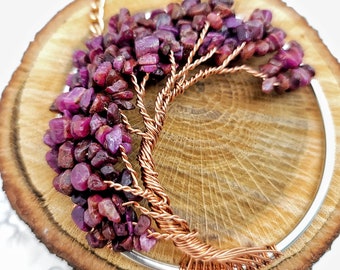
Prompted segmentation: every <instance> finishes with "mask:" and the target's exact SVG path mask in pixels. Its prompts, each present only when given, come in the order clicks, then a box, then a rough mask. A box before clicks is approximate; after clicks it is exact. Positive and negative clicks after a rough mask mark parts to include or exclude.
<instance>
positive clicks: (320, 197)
mask: <svg viewBox="0 0 340 270" xmlns="http://www.w3.org/2000/svg"><path fill="white" fill-rule="evenodd" d="M310 85H311V87H312V90H313V92H314V95H315V97H316V99H317V102H318V106H319V108H320V113H321V118H322V122H323V127H324V134H325V159H324V164H323V171H322V176H321V181H320V184H319V187H318V191H317V193H316V195H315V197H314V200H313V202H312V204H311V205H310V207H309V209H308V211H307V212H306V214H305V215H304V217H303V218H302V219H301V220H300V222H299V223H298V224H297V225H296V226H295V228H294V229H293V230H292V231H291V232H290V233H289V234H288V235H286V236H285V237H284V238H283V239H282V240H281V241H280V242H278V243H277V244H276V248H277V250H278V251H281V252H283V251H285V250H286V249H288V248H289V247H290V246H291V245H292V244H293V243H294V242H295V241H296V240H297V239H298V238H299V237H300V236H301V235H302V234H303V233H304V232H305V230H306V229H307V228H308V227H309V226H310V224H311V222H312V221H313V219H314V217H315V216H316V214H317V213H318V212H319V209H320V208H321V205H322V203H323V201H324V199H325V198H326V195H327V192H328V189H329V185H330V183H331V181H332V176H333V171H334V166H335V149H336V136H335V129H334V123H333V118H332V113H331V111H330V108H329V105H328V101H327V98H326V96H325V94H324V92H323V89H322V86H321V85H320V83H319V82H318V81H317V80H316V79H312V81H311V83H310ZM122 254H123V255H124V256H126V257H128V258H129V259H131V260H133V261H135V262H136V263H139V264H141V265H143V266H146V267H148V268H151V269H156V270H178V269H180V267H179V266H178V265H173V264H168V263H164V262H160V261H157V260H155V259H152V258H149V257H147V256H145V255H143V254H141V253H139V252H136V251H130V252H124V253H122Z"/></svg>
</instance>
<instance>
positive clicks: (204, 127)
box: [0, 0, 340, 269]
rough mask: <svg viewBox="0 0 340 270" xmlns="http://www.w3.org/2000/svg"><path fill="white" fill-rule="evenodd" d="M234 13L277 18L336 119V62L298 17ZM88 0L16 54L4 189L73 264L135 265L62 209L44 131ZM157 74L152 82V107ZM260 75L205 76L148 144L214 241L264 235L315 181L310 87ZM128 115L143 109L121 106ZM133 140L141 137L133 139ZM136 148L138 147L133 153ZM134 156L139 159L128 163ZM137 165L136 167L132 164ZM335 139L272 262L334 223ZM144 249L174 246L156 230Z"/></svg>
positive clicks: (317, 238)
mask: <svg viewBox="0 0 340 270" xmlns="http://www.w3.org/2000/svg"><path fill="white" fill-rule="evenodd" d="M235 2H236V3H235V10H236V13H237V14H240V15H243V16H245V17H246V16H247V15H248V14H250V12H251V11H252V10H254V9H255V8H256V7H259V8H268V9H270V10H272V11H273V14H274V25H277V26H279V27H281V28H283V29H284V30H285V31H286V32H287V33H288V39H296V40H298V41H299V42H300V43H301V44H302V46H303V47H304V49H305V54H306V55H305V61H306V62H307V63H310V64H312V65H313V67H315V69H316V72H317V76H316V78H317V80H318V81H319V82H320V84H321V86H322V87H323V89H324V92H325V95H326V97H327V100H328V101H329V106H330V109H331V112H332V115H333V119H334V124H335V128H336V136H337V145H338V144H339V131H340V130H339V129H340V109H339V106H338V104H339V99H340V97H339V90H340V81H339V78H340V67H339V63H338V62H337V61H336V60H335V59H334V58H333V56H332V55H331V54H330V53H329V51H328V49H327V48H326V47H325V46H324V45H323V43H322V41H321V40H320V38H319V37H318V34H317V33H316V32H315V31H314V30H313V29H311V28H310V27H309V26H308V25H307V23H306V21H305V20H304V18H302V17H300V16H299V15H298V14H297V13H296V12H295V11H294V10H292V9H290V8H288V7H286V6H285V5H284V4H283V3H282V2H281V1H278V0H275V1H268V0H262V1H245V0H240V1H238V0H236V1H235ZM166 3H167V2H166V1H156V0H150V1H147V2H145V1H142V0H135V1H121V3H117V1H108V3H107V5H106V10H105V14H106V20H107V19H108V17H109V15H111V14H114V13H116V12H117V11H118V10H119V8H120V7H123V6H126V7H128V8H129V9H130V10H131V12H132V13H134V12H136V11H140V10H148V9H154V8H157V7H162V6H165V5H166ZM89 10H90V7H89V5H88V1H84V0H78V1H75V2H74V3H72V4H71V5H70V6H68V7H66V8H65V9H64V10H62V11H61V12H60V13H59V14H57V15H56V16H55V17H54V18H53V19H52V20H51V21H50V23H49V24H48V25H46V27H44V28H43V30H42V31H41V32H40V33H38V34H37V36H36V39H35V41H34V42H33V43H32V44H31V45H30V47H29V48H28V50H27V52H26V53H25V55H24V57H23V59H22V64H21V65H20V67H19V68H18V70H17V71H16V72H15V74H14V76H13V78H12V80H11V82H10V84H9V86H8V87H7V88H6V90H5V91H4V94H3V97H2V100H1V107H0V112H1V115H2V121H1V126H0V130H1V134H0V135H1V136H0V149H1V150H0V161H1V163H0V166H1V173H2V177H3V180H4V190H5V191H6V194H7V195H8V197H9V200H10V202H11V204H12V206H13V207H14V209H15V210H16V211H17V212H18V214H19V215H20V216H21V218H22V219H23V220H24V221H25V222H27V223H28V224H29V225H30V227H31V228H32V230H33V231H34V233H35V234H36V235H37V236H38V237H39V238H40V239H41V240H42V241H43V242H44V243H45V245H46V246H47V247H48V248H49V249H50V250H51V251H52V252H54V253H56V254H57V255H58V256H61V257H62V258H64V259H66V260H67V261H68V262H69V263H70V264H71V265H72V266H74V267H75V268H76V269H115V268H117V269H144V268H143V267H141V266H138V265H136V264H135V263H133V262H131V261H130V260H128V259H126V258H125V257H123V256H121V255H120V254H114V253H112V252H110V251H109V250H108V249H100V250H92V249H90V248H88V246H87V244H86V240H85V238H84V234H83V233H82V232H80V231H79V230H77V229H76V228H75V226H74V225H73V223H72V220H71V218H70V212H71V209H72V204H71V202H70V201H69V200H67V199H65V197H64V196H62V195H60V194H58V193H57V192H55V191H54V189H53V188H52V185H51V181H52V179H53V177H54V173H53V172H52V171H51V170H50V169H49V168H48V166H47V165H46V163H45V160H44V156H45V153H46V151H47V147H46V146H45V145H44V144H43V143H42V136H43V134H44V132H45V130H46V129H47V128H48V121H49V119H51V118H52V117H54V115H53V114H52V113H50V112H49V110H48V108H49V106H50V104H51V103H52V101H53V99H54V98H55V97H56V96H57V95H58V94H59V93H60V92H61V91H62V89H63V86H64V82H65V78H66V76H67V74H68V72H69V71H70V68H71V61H70V59H71V55H72V53H73V51H74V50H75V49H78V48H81V47H83V46H84V45H83V43H84V41H85V40H86V38H87V37H88V24H89V22H88V13H89ZM161 84H162V83H159V84H158V85H155V86H150V87H149V89H148V94H147V105H148V107H149V108H150V109H151V108H152V106H153V104H154V97H155V94H156V93H157V91H158V90H159V89H160V88H161ZM260 84H261V82H260V81H259V80H258V79H256V78H253V77H251V76H250V75H247V74H244V73H238V74H233V75H228V76H214V77H211V78H209V79H207V80H205V81H202V82H200V83H198V84H197V85H195V86H194V87H192V88H190V89H188V91H186V92H185V93H184V94H183V95H181V96H179V97H177V98H176V100H175V101H174V102H173V103H172V104H171V106H170V108H169V111H168V115H167V119H166V123H165V127H164V130H163V133H162V134H161V138H160V141H159V142H158V144H157V148H156V151H155V162H156V165H157V170H158V172H159V179H160V181H161V183H162V185H163V186H164V187H165V189H166V190H167V192H168V194H169V196H170V198H171V205H172V207H173V209H174V211H175V213H176V214H178V215H180V216H181V217H183V218H185V219H186V220H187V221H188V222H189V224H190V226H191V228H192V229H197V230H198V231H199V232H200V237H201V238H202V239H203V240H204V241H206V242H208V243H210V244H212V245H214V246H217V247H221V248H232V247H237V246H252V245H263V244H272V243H277V242H279V241H280V240H281V239H282V238H284V237H285V236H286V235H287V234H288V233H289V232H290V231H291V230H292V229H293V228H294V227H295V225H296V224H297V223H298V222H299V220H300V219H301V218H302V217H303V215H304V213H305V212H306V210H307V209H308V207H309V205H310V203H311V202H312V201H313V198H314V194H315V192H316V191H317V188H318V184H319V182H320V175H321V173H322V168H323V160H324V143H325V140H324V132H323V125H322V119H321V116H320V110H319V108H318V105H317V101H316V99H315V97H314V94H313V92H312V91H311V89H310V87H306V88H303V89H300V90H299V91H296V92H292V93H289V94H287V95H280V96H279V95H264V94H262V93H261V91H260ZM128 117H129V119H130V121H131V123H132V124H133V126H141V119H140V116H139V115H138V114H136V113H129V115H128ZM135 149H136V150H135V151H137V149H138V145H136V146H135ZM134 154H136V152H134ZM135 165H136V164H135ZM136 168H137V167H136ZM339 202H340V178H339V150H338V147H337V149H336V168H335V172H334V177H333V180H332V183H331V186H330V189H329V192H328V195H327V198H326V199H325V201H324V204H323V205H322V207H321V209H320V211H319V212H318V214H317V215H316V218H315V219H314V221H313V222H312V224H311V226H310V227H308V229H307V230H306V232H305V233H304V234H303V235H302V236H301V238H300V239H299V240H298V241H297V242H295V243H294V244H293V245H292V246H291V247H290V248H289V249H288V250H287V251H285V253H284V254H283V256H282V257H281V258H280V259H278V260H276V261H275V262H274V263H273V264H272V265H271V266H270V267H269V268H271V269H308V268H309V267H310V266H311V265H312V264H313V263H314V262H315V261H316V260H318V258H319V257H320V256H321V255H322V254H323V253H324V252H325V251H326V250H327V248H328V247H329V245H330V243H331V242H332V241H333V239H334V238H335V237H336V236H337V235H338V233H339V230H340V222H339V220H340V219H339V218H340V206H339ZM148 256H150V257H152V258H156V259H159V260H161V261H165V262H169V263H175V264H176V263H178V262H179V260H180V258H181V256H182V254H181V253H180V252H179V251H178V250H177V249H176V248H175V247H174V246H173V245H172V244H171V242H166V241H162V242H161V243H159V244H158V245H157V247H156V248H155V249H154V250H153V251H152V252H151V253H150V254H148Z"/></svg>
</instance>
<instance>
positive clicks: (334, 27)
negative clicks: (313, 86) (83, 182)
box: [0, 0, 340, 270]
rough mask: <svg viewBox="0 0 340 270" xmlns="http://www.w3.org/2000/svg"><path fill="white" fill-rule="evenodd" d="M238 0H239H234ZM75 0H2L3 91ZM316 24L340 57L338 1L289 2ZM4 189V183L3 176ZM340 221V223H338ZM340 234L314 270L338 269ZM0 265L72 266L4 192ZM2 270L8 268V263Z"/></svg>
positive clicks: (29, 268)
mask: <svg viewBox="0 0 340 270" xmlns="http://www.w3.org/2000/svg"><path fill="white" fill-rule="evenodd" d="M235 1H237V0H235ZM70 2H71V1H70V0H53V1H46V0H29V1H28V0H11V1H2V3H1V4H0V34H1V41H0V92H1V91H2V90H3V89H4V88H5V87H6V85H7V83H8V82H9V80H10V78H11V75H12V73H13V71H15V69H16V68H17V67H18V66H19V64H20V60H21V58H22V55H23V53H24V52H25V51H26V49H27V46H28V45H29V42H31V41H33V40H34V36H35V34H36V33H37V32H38V31H39V30H40V29H41V28H42V27H44V25H45V24H46V23H47V22H48V21H49V20H50V19H51V18H52V16H54V15H55V14H56V13H57V12H58V11H59V10H61V9H62V8H63V7H65V6H66V5H67V4H68V3H70ZM285 2H287V3H288V5H290V6H293V7H294V8H295V9H296V10H297V11H298V12H299V13H300V14H301V15H303V16H304V17H306V19H307V20H308V22H309V23H310V25H311V26H312V27H314V28H315V29H317V30H318V31H319V34H320V36H321V38H322V39H323V41H324V43H325V44H326V45H327V46H328V47H329V49H330V51H331V52H332V54H333V55H334V56H335V57H337V59H340V47H339V46H340V35H339V34H338V33H339V25H340V16H339V14H338V5H337V1H334V0H323V1H320V0H287V1H285ZM0 187H2V181H1V179H0ZM339 222H340V221H339ZM339 256H340V238H338V239H337V240H336V241H335V242H334V243H333V245H332V248H331V250H330V251H328V252H327V253H326V254H325V255H324V256H323V257H322V258H321V259H320V260H319V262H317V263H316V264H315V265H314V267H313V270H325V269H334V265H337V267H338V265H339V264H338V262H339ZM0 264H1V265H2V266H7V267H5V269H14V270H16V269H25V270H33V269H34V270H47V269H49V270H66V269H70V267H69V266H68V265H67V264H66V263H65V262H64V261H62V260H60V259H59V258H57V257H56V256H55V255H52V254H50V253H49V252H48V251H47V249H46V247H45V246H44V245H43V244H41V243H39V242H38V240H36V238H35V236H34V235H33V234H32V233H31V231H30V229H29V228H28V227H27V226H26V224H24V223H23V222H22V221H21V220H20V219H19V218H18V217H17V215H16V214H15V213H14V211H13V210H12V209H11V208H10V205H9V203H8V201H7V199H6V197H5V194H4V192H2V190H1V191H0ZM2 266H1V267H0V268H1V269H4V268H3V267H2Z"/></svg>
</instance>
